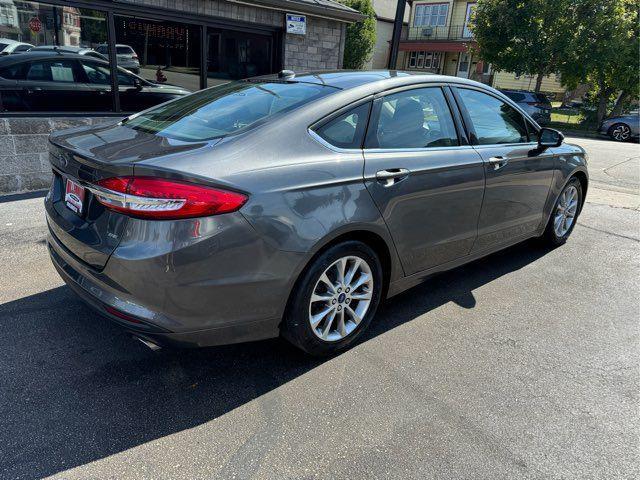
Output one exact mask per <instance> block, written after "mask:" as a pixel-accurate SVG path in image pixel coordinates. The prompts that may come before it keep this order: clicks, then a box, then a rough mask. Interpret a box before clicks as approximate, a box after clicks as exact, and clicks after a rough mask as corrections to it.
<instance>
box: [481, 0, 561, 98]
mask: <svg viewBox="0 0 640 480" xmlns="http://www.w3.org/2000/svg"><path fill="white" fill-rule="evenodd" d="M571 6H572V0H480V1H479V2H478V6H477V8H476V11H475V15H474V17H473V21H472V24H471V28H472V31H473V34H474V37H475V40H476V42H477V50H478V53H479V55H480V57H481V58H482V60H483V61H485V62H488V63H491V64H492V65H493V67H494V68H495V69H497V70H504V71H508V72H514V73H515V74H518V75H522V74H526V75H533V76H536V77H537V81H536V91H540V85H541V83H542V78H543V77H544V76H545V75H549V74H552V73H555V72H557V71H558V70H559V67H560V66H561V64H562V62H563V60H564V55H565V52H566V50H567V48H568V45H569V44H570V41H571V38H572V33H571V31H570V29H569V22H570V16H568V15H566V13H567V12H568V10H570V9H571Z"/></svg>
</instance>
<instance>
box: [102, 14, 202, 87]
mask: <svg viewBox="0 0 640 480" xmlns="http://www.w3.org/2000/svg"><path fill="white" fill-rule="evenodd" d="M115 26H116V56H117V58H118V66H119V67H123V68H126V69H127V70H129V71H131V72H133V73H136V74H139V75H140V76H141V77H142V78H144V79H147V80H149V81H151V82H154V83H160V84H168V85H177V86H180V87H183V88H185V89H187V90H189V91H191V92H194V91H196V90H199V89H200V27H199V26H197V25H189V24H185V23H174V22H164V21H155V20H147V19H143V18H138V17H124V16H116V17H115Z"/></svg>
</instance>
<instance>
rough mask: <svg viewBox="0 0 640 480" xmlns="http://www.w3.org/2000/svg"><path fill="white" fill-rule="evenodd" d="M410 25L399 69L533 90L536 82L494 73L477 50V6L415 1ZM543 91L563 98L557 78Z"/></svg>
mask: <svg viewBox="0 0 640 480" xmlns="http://www.w3.org/2000/svg"><path fill="white" fill-rule="evenodd" d="M409 4H410V6H411V9H410V13H409V19H408V25H407V26H406V27H405V28H404V29H403V32H402V38H401V41H400V55H399V57H398V69H403V70H422V71H428V72H433V73H439V74H443V75H452V76H457V77H463V78H470V79H472V80H477V81H480V82H483V83H486V84H488V85H491V86H493V87H495V88H503V89H517V90H533V88H534V87H535V78H531V77H530V76H517V75H515V74H513V73H509V72H496V71H493V69H492V67H491V65H488V64H485V63H483V62H482V61H481V60H480V58H479V57H478V56H477V54H475V55H474V53H473V47H474V46H475V45H476V42H475V40H474V38H473V33H472V32H471V29H470V28H469V23H470V21H471V18H472V16H473V12H474V11H475V8H476V5H477V2H475V1H472V2H470V1H466V0H412V1H410V2H409ZM542 91H543V92H545V93H551V94H555V95H558V94H561V93H562V92H564V88H563V87H562V85H561V84H560V81H559V78H558V77H557V76H555V75H551V76H548V77H545V78H544V80H543V84H542Z"/></svg>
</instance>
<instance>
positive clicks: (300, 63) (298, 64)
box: [0, 0, 346, 195]
mask: <svg viewBox="0 0 640 480" xmlns="http://www.w3.org/2000/svg"><path fill="white" fill-rule="evenodd" d="M128 3H135V4H138V5H147V6H149V7H151V8H153V7H160V8H167V9H173V10H178V11H184V12H189V13H196V14H199V15H205V16H212V17H218V18H229V19H233V20H240V21H245V22H250V23H258V24H263V25H270V26H275V27H282V28H284V15H285V12H284V11H277V10H269V9H265V8H258V7H252V6H249V5H240V4H235V3H230V2H226V1H224V0H129V2H128ZM345 32H346V24H345V23H344V22H339V21H337V20H329V19H325V18H318V17H312V16H307V34H306V35H291V34H286V35H285V39H284V58H283V64H284V68H286V69H291V70H294V71H297V72H302V71H308V70H335V69H340V68H342V57H343V53H344V40H345ZM105 120H108V119H105V118H97V117H86V118H85V117H73V118H71V117H48V118H42V117H39V118H35V117H33V118H28V117H21V118H17V117H15V118H14V117H11V118H0V195H2V194H7V193H16V192H24V191H30V190H39V189H43V188H48V186H49V182H50V179H51V169H50V168H49V164H48V158H47V156H48V153H47V137H48V135H49V133H50V132H52V131H54V130H61V129H64V128H70V127H75V126H79V125H91V124H97V123H101V122H103V121H105ZM111 120H113V119H111Z"/></svg>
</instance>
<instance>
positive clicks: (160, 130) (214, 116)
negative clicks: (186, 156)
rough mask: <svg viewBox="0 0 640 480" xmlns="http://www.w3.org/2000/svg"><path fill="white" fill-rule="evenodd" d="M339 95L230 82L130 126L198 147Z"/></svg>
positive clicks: (325, 89) (307, 87)
mask: <svg viewBox="0 0 640 480" xmlns="http://www.w3.org/2000/svg"><path fill="white" fill-rule="evenodd" d="M335 91H336V88H335V87H330V86H324V85H316V84H311V83H290V82H289V83H286V82H256V81H238V82H230V83H227V84H224V85H219V86H217V87H213V88H208V89H206V90H201V91H200V92H196V93H194V94H192V95H188V96H186V97H183V98H180V99H177V100H174V101H172V102H169V103H167V104H164V105H160V106H159V107H156V108H153V109H151V110H148V111H146V112H143V113H141V114H139V115H134V116H132V117H130V118H129V119H127V120H125V121H124V125H126V126H127V127H129V128H133V129H135V130H142V131H145V132H148V133H154V134H157V135H160V136H163V137H168V138H174V139H176V140H184V141H196V142H198V141H204V140H210V139H213V138H220V137H224V136H227V135H230V134H233V133H236V132H239V131H244V130H247V129H250V128H252V127H254V126H256V125H258V124H260V123H262V122H264V121H265V120H267V119H269V118H270V117H273V116H274V115H276V114H278V113H282V112H287V111H290V110H293V109H295V108H298V107H300V106H301V105H304V104H306V103H309V102H312V101H314V100H317V99H319V98H322V97H324V96H326V95H328V94H330V93H332V92H335Z"/></svg>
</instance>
